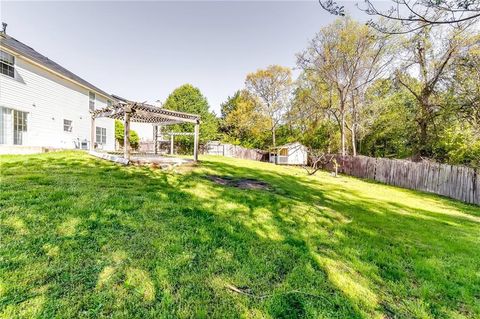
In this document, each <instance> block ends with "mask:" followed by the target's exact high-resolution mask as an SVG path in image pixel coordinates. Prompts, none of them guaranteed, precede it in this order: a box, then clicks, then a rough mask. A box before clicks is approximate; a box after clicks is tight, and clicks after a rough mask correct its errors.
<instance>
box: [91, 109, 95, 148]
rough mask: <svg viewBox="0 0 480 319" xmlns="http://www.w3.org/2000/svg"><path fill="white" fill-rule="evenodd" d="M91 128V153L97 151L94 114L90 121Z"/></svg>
mask: <svg viewBox="0 0 480 319" xmlns="http://www.w3.org/2000/svg"><path fill="white" fill-rule="evenodd" d="M90 123H91V128H90V151H94V150H95V117H94V116H93V114H92V119H91V121H90Z"/></svg>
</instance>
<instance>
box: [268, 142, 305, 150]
mask: <svg viewBox="0 0 480 319" xmlns="http://www.w3.org/2000/svg"><path fill="white" fill-rule="evenodd" d="M299 146H300V147H305V146H304V145H303V144H302V143H300V142H292V143H287V144H284V145H280V146H276V147H272V148H273V149H278V148H292V147H299Z"/></svg>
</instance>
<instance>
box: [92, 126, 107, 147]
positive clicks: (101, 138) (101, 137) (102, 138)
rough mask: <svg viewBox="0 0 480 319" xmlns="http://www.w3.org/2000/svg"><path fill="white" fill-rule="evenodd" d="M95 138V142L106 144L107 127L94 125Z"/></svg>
mask: <svg viewBox="0 0 480 319" xmlns="http://www.w3.org/2000/svg"><path fill="white" fill-rule="evenodd" d="M96 133H97V134H96V138H95V141H96V142H97V144H102V145H103V144H106V143H107V129H106V128H104V127H98V126H97V127H96Z"/></svg>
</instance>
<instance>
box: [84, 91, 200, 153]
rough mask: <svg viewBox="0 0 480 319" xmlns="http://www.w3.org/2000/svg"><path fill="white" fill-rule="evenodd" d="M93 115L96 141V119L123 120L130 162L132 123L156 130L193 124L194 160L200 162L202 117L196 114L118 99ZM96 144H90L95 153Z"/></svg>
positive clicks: (125, 148) (93, 129)
mask: <svg viewBox="0 0 480 319" xmlns="http://www.w3.org/2000/svg"><path fill="white" fill-rule="evenodd" d="M90 113H91V114H92V126H91V127H92V131H91V140H92V141H95V133H96V132H95V119H97V118H100V117H107V118H111V119H116V120H123V124H124V127H125V131H124V144H123V145H124V156H123V157H124V158H125V159H127V160H130V142H129V140H130V122H138V123H149V124H153V125H154V128H155V129H156V126H159V125H162V126H163V125H172V124H179V123H192V124H194V125H195V129H194V132H193V133H189V134H193V135H194V143H193V145H194V147H193V158H194V160H195V161H197V160H198V135H199V129H200V116H199V115H195V114H189V113H183V112H177V111H172V110H166V109H163V108H159V107H156V106H153V105H149V104H146V103H138V102H133V101H128V100H125V99H120V98H118V101H117V102H116V103H114V104H112V105H110V106H107V107H105V108H103V109H98V110H94V111H91V112H90ZM94 148H95V143H93V142H92V143H90V150H91V151H93V150H94Z"/></svg>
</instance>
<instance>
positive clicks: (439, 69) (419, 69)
mask: <svg viewBox="0 0 480 319" xmlns="http://www.w3.org/2000/svg"><path fill="white" fill-rule="evenodd" d="M467 29H468V28H467V27H464V26H462V27H458V28H455V29H453V30H438V29H437V30H435V31H436V32H433V31H432V30H431V28H424V29H422V30H421V31H420V32H418V33H416V34H414V35H413V36H411V37H410V38H408V39H407V40H406V41H405V46H404V50H405V56H404V60H405V61H406V62H405V63H404V64H403V65H402V66H401V68H400V69H399V70H397V72H396V80H397V81H398V83H399V84H400V85H402V86H403V87H405V88H406V89H407V90H408V91H409V92H410V93H411V94H412V95H413V96H414V97H415V99H416V103H417V106H418V108H417V113H416V118H415V121H416V122H417V124H418V136H417V141H416V152H415V153H416V154H415V155H416V157H417V158H418V157H420V156H422V157H425V156H431V155H432V154H431V150H429V149H428V146H429V134H430V127H431V126H432V125H433V124H434V121H435V119H436V118H437V117H438V116H439V115H440V114H441V111H442V109H443V108H444V106H445V103H443V102H442V97H443V95H442V92H443V91H445V90H444V87H443V84H444V83H445V81H447V79H448V77H449V74H450V72H451V71H452V69H451V66H452V65H453V63H454V61H455V60H456V59H457V58H458V57H459V56H460V54H461V52H462V51H464V50H466V49H467V48H468V47H469V45H470V44H471V43H469V41H466V38H465V32H466V30H467ZM412 74H418V78H414V77H412ZM442 89H443V90H442Z"/></svg>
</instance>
